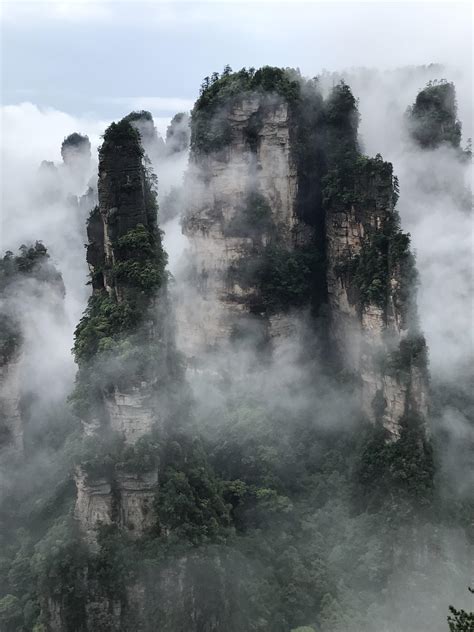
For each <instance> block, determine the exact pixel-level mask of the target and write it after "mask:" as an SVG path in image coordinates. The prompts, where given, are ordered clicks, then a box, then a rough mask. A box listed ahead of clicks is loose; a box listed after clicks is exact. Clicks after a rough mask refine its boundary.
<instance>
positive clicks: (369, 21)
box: [1, 0, 472, 120]
mask: <svg viewBox="0 0 474 632" xmlns="http://www.w3.org/2000/svg"><path fill="white" fill-rule="evenodd" d="M1 8H2V17H1V42H2V72H1V80H2V84H1V97H2V103H3V104H8V105H11V104H18V103H21V102H25V101H28V102H31V103H33V104H35V105H38V106H40V107H46V106H49V107H53V108H55V109H57V110H61V111H64V112H67V113H69V114H72V115H74V116H82V117H84V116H89V117H91V118H102V119H105V120H110V119H112V118H114V117H117V116H121V115H123V114H124V113H126V112H128V111H130V110H131V109H137V108H145V109H149V110H151V111H152V112H153V113H154V114H156V115H158V116H160V115H161V116H163V117H166V116H169V115H170V114H173V113H175V112H176V111H178V110H182V109H188V108H189V107H190V106H191V105H192V102H193V100H194V99H195V97H196V95H197V93H198V90H199V85H200V83H201V81H202V79H203V77H204V76H205V75H209V74H211V73H212V72H213V71H214V70H221V69H222V68H223V66H224V65H225V64H227V63H228V64H230V65H231V66H232V67H233V68H234V69H238V68H241V67H242V66H247V67H248V66H255V67H258V66H261V65H264V64H271V65H277V66H293V67H299V68H300V69H301V71H302V73H303V74H305V75H310V76H313V75H316V74H318V73H319V72H321V70H323V69H324V68H326V69H328V70H340V69H343V68H348V67H353V66H369V67H373V66H377V67H378V68H393V67H398V66H403V65H413V64H429V63H431V62H441V63H444V64H448V65H452V66H456V65H458V64H459V63H462V65H463V66H464V67H465V66H466V63H471V59H472V57H471V56H472V21H471V19H472V15H471V4H470V3H455V2H450V3H436V2H429V3H427V2H425V3H418V2H402V3H385V2H380V1H379V2H369V3H360V2H350V3H348V2H344V3H343V2H335V1H333V2H331V3H323V2H305V3H299V2H286V3H275V2H252V3H230V2H225V1H220V2H212V3H201V2H192V3H187V2H168V3H164V2H148V3H145V2H139V1H133V2H132V1H129V2H122V1H109V2H106V1H104V2H99V3H98V2H91V1H87V0H81V1H79V0H71V1H68V2H66V1H63V2H23V1H21V0H15V1H10V2H8V1H7V2H5V1H4V2H2V4H1ZM467 60H469V62H468V61H467ZM420 87H422V86H420Z"/></svg>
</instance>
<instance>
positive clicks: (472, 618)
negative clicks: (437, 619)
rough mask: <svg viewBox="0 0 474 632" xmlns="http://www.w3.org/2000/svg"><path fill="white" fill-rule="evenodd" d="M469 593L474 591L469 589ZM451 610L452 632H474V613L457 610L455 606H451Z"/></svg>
mask: <svg viewBox="0 0 474 632" xmlns="http://www.w3.org/2000/svg"><path fill="white" fill-rule="evenodd" d="M469 592H471V593H474V590H472V588H469ZM449 610H450V612H451V614H450V616H449V617H448V623H449V630H450V632H472V630H474V612H466V611H465V610H457V609H456V608H454V607H453V606H450V607H449Z"/></svg>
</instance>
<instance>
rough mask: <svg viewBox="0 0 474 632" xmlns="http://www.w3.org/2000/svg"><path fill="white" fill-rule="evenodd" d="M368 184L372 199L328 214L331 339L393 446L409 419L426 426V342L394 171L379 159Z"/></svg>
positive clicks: (366, 408)
mask: <svg viewBox="0 0 474 632" xmlns="http://www.w3.org/2000/svg"><path fill="white" fill-rule="evenodd" d="M375 160H376V161H375V162H373V163H372V167H371V169H372V170H373V173H374V174H375V173H376V172H377V169H380V171H385V170H388V171H387V172H386V173H385V174H379V175H371V176H370V180H369V181H368V182H367V180H366V179H365V180H364V179H363V180H364V181H363V182H362V183H361V184H362V185H363V186H364V188H366V190H367V191H370V194H369V195H368V196H366V197H365V198H364V201H363V202H362V204H359V205H357V207H356V206H354V205H351V206H350V207H347V206H344V205H342V206H338V205H337V204H336V205H334V206H333V207H332V208H331V209H330V211H329V212H328V213H327V220H326V235H327V262H328V265H327V283H328V298H329V306H330V314H331V334H332V337H333V339H334V341H335V342H336V344H337V347H338V349H339V351H340V353H341V354H342V358H343V362H344V364H345V366H346V367H347V368H349V369H350V370H352V371H353V372H355V373H356V374H357V375H359V376H360V380H361V403H362V409H363V411H364V413H365V414H366V415H367V417H368V418H369V419H374V420H375V419H380V420H381V422H382V423H383V425H384V427H385V428H386V430H387V431H388V433H389V436H390V437H391V438H392V439H397V438H399V436H400V421H401V420H402V419H403V418H404V417H406V416H407V415H408V414H415V415H417V416H418V417H419V418H421V419H425V418H426V415H427V412H428V395H427V393H428V384H427V370H426V358H425V347H424V341H423V339H422V337H421V336H420V334H419V332H417V331H416V330H415V331H414V322H416V321H415V320H414V319H415V318H416V313H414V312H416V307H415V305H414V304H413V297H412V296H411V295H410V292H411V291H412V290H413V287H412V284H413V281H414V278H413V275H414V270H413V261H412V258H411V255H410V253H409V250H408V241H407V240H406V237H405V236H404V235H403V234H402V233H401V232H400V231H399V230H398V228H397V227H396V224H397V217H396V214H395V210H394V198H393V190H392V186H391V184H392V175H391V168H390V167H389V166H388V165H386V163H383V161H382V160H381V159H375Z"/></svg>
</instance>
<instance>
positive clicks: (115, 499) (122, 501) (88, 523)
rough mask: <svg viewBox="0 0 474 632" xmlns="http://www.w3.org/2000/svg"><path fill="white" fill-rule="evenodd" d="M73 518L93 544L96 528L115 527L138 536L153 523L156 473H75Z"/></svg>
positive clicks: (81, 470) (82, 471)
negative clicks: (94, 474) (113, 475)
mask: <svg viewBox="0 0 474 632" xmlns="http://www.w3.org/2000/svg"><path fill="white" fill-rule="evenodd" d="M75 479H76V487H77V501H76V512H75V516H76V518H77V520H78V521H79V522H80V524H81V526H82V528H83V530H84V532H85V534H86V536H87V539H88V541H89V542H91V543H93V542H94V541H95V537H96V529H97V526H98V525H110V524H116V525H118V526H119V527H121V528H123V529H125V530H126V531H127V532H129V533H130V534H131V535H133V536H135V537H140V536H141V535H143V534H144V533H146V531H147V530H148V529H149V528H150V527H151V526H152V524H153V511H152V505H153V499H154V496H155V492H156V484H157V482H158V474H157V472H156V471H154V472H148V473H144V474H141V475H140V474H136V473H133V472H131V473H129V472H126V471H118V472H116V475H115V477H114V478H113V479H111V477H109V476H104V477H101V476H90V475H88V474H87V473H86V472H85V471H84V470H83V469H81V468H78V470H77V472H76V476H75Z"/></svg>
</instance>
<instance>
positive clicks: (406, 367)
mask: <svg viewBox="0 0 474 632" xmlns="http://www.w3.org/2000/svg"><path fill="white" fill-rule="evenodd" d="M236 80H237V79H236ZM250 81H254V78H252V77H251V78H250ZM231 82H232V78H231V79H229V77H222V78H221V79H217V80H216V81H215V82H214V83H213V84H211V85H210V86H208V87H207V88H206V89H205V90H204V92H203V95H202V96H201V97H200V100H199V101H198V102H197V105H196V107H195V109H194V111H193V116H192V133H193V137H192V142H191V148H192V151H191V160H190V167H189V170H188V174H187V180H186V184H187V190H188V199H189V202H188V204H187V209H186V214H185V217H184V220H183V232H184V233H185V234H186V236H187V237H188V239H189V244H190V245H189V253H188V255H189V256H188V268H187V270H186V275H187V279H188V281H189V280H190V282H189V285H188V287H187V288H186V290H185V291H184V292H182V294H181V295H180V296H178V309H177V313H178V325H179V344H180V348H181V349H182V350H183V351H184V352H185V354H186V355H187V356H188V357H189V358H196V357H200V356H201V355H202V354H203V353H204V352H205V351H209V350H213V349H221V350H222V349H225V348H226V345H229V341H230V340H232V338H233V336H234V334H235V332H236V330H239V329H240V328H242V327H243V326H246V325H245V323H246V322H247V323H248V320H249V318H252V319H253V320H254V321H255V322H257V323H258V325H259V326H260V327H261V328H262V329H263V331H264V334H263V335H264V337H266V338H267V339H268V338H272V337H274V336H280V335H283V336H285V335H288V332H289V331H290V330H291V325H290V324H289V323H291V319H289V318H288V317H287V315H286V314H287V312H288V311H289V310H291V309H292V308H297V307H299V306H301V305H302V304H304V303H305V299H306V304H308V305H312V306H313V308H314V306H315V305H319V306H321V305H322V304H327V306H328V308H329V330H328V335H329V338H330V340H331V349H332V351H333V352H334V353H336V355H338V357H339V361H340V363H341V366H343V367H344V368H346V369H348V370H350V371H351V372H352V373H353V374H354V375H355V376H357V378H358V379H359V380H360V382H361V389H360V392H361V405H362V409H363V411H364V413H365V414H366V416H367V417H368V418H369V419H371V420H373V421H376V420H380V421H381V423H382V424H383V425H384V427H385V428H386V430H387V431H388V436H389V437H391V438H392V439H396V438H397V437H398V436H399V434H400V423H401V420H402V419H403V418H404V417H406V415H407V414H410V413H413V414H416V415H418V416H419V417H421V418H424V417H425V415H426V413H427V374H426V360H425V356H424V354H425V349H424V342H423V340H422V337H421V335H420V334H419V332H418V331H416V307H415V305H414V302H413V300H412V293H413V289H414V286H415V283H414V280H415V273H414V269H413V262H412V259H411V255H410V252H409V245H408V243H409V240H408V238H407V237H406V236H404V235H403V233H401V231H400V229H399V227H398V216H397V213H396V211H395V209H394V206H395V202H396V195H397V192H396V190H395V189H396V186H397V185H396V180H395V179H394V178H393V175H392V169H391V165H390V164H388V163H384V162H383V160H382V159H381V158H380V157H377V158H375V159H369V158H367V157H364V156H362V155H361V154H360V152H359V150H358V148H357V110H356V106H355V100H354V99H353V97H352V94H351V93H350V90H348V88H347V86H344V85H342V86H340V87H338V88H337V89H335V90H334V91H333V94H332V95H330V97H329V98H328V99H327V100H326V101H325V102H323V100H322V97H321V96H320V95H319V94H318V93H317V91H315V90H314V89H312V90H309V89H308V87H307V86H306V85H305V84H304V82H301V85H300V86H299V88H297V90H300V92H299V93H298V95H299V96H298V97H297V98H296V100H295V97H294V95H293V94H292V95H291V96H288V94H286V93H282V91H281V87H279V84H278V85H276V87H275V86H274V87H273V89H272V88H270V89H268V86H267V87H266V88H265V89H264V90H262V86H261V85H260V86H258V89H255V90H254V91H253V92H252V91H249V90H248V89H247V90H243V91H242V93H241V94H240V95H239V96H238V97H236V96H235V95H232V96H227V95H228V94H229V93H230V94H231V91H230V88H229V84H230V85H232V83H231ZM220 90H222V92H223V95H224V96H222V98H221V99H220V100H219V106H218V107H216V106H215V100H216V99H217V98H218V97H216V95H219V94H220ZM213 100H214V101H213ZM209 103H210V104H209ZM206 107H207V108H208V109H209V111H210V114H209V115H208V118H207V119H206V123H207V126H208V129H209V128H210V129H211V130H213V133H212V134H211V135H210V136H209V134H208V135H207V136H206V135H205V134H204V133H203V129H202V127H201V120H202V118H203V113H202V111H203V109H204V110H205V109H206ZM305 249H306V250H305ZM262 252H265V253H268V252H271V253H272V256H273V259H272V262H273V263H272V265H274V268H277V267H278V266H281V263H282V261H283V258H282V256H283V255H282V253H286V254H285V256H286V257H287V259H286V260H285V265H286V262H287V261H288V257H291V258H292V259H291V261H292V262H294V261H295V260H296V257H298V256H299V253H304V256H305V257H308V256H309V257H312V258H313V260H318V259H319V261H324V265H316V266H314V267H313V268H312V270H311V279H309V280H308V279H307V278H303V279H302V283H301V294H302V295H305V297H304V298H303V299H300V298H299V300H298V301H294V300H293V299H292V300H287V301H282V300H274V299H275V297H276V295H277V294H278V292H279V288H278V287H275V283H273V279H272V285H271V286H270V288H269V289H268V290H267V296H265V291H266V290H265V288H262V283H261V282H260V280H261V277H263V276H264V272H265V271H263V272H262V269H261V268H259V266H260V265H261V259H262V257H261V253H262ZM292 253H293V254H292ZM263 256H265V255H263ZM275 257H276V258H275ZM244 261H247V262H249V261H250V262H253V264H250V266H249V265H248V264H247V269H246V270H244V273H243V268H244V267H245V266H243V265H242V262H244ZM308 261H309V260H308V259H304V262H305V265H306V266H308V265H309V267H310V268H311V265H312V264H311V263H309V264H308ZM295 265H296V264H295ZM252 266H253V267H252ZM371 266H372V268H371ZM245 272H246V273H245ZM252 275H253V276H252ZM285 280H286V279H282V283H281V285H282V286H284V285H285ZM291 283H293V285H294V286H297V285H298V281H297V275H295V273H294V271H293V277H292V279H291ZM268 293H270V294H273V296H268ZM282 323H283V325H284V326H281V325H282ZM400 345H402V347H403V348H402V349H401V347H400ZM415 356H416V357H415Z"/></svg>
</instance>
